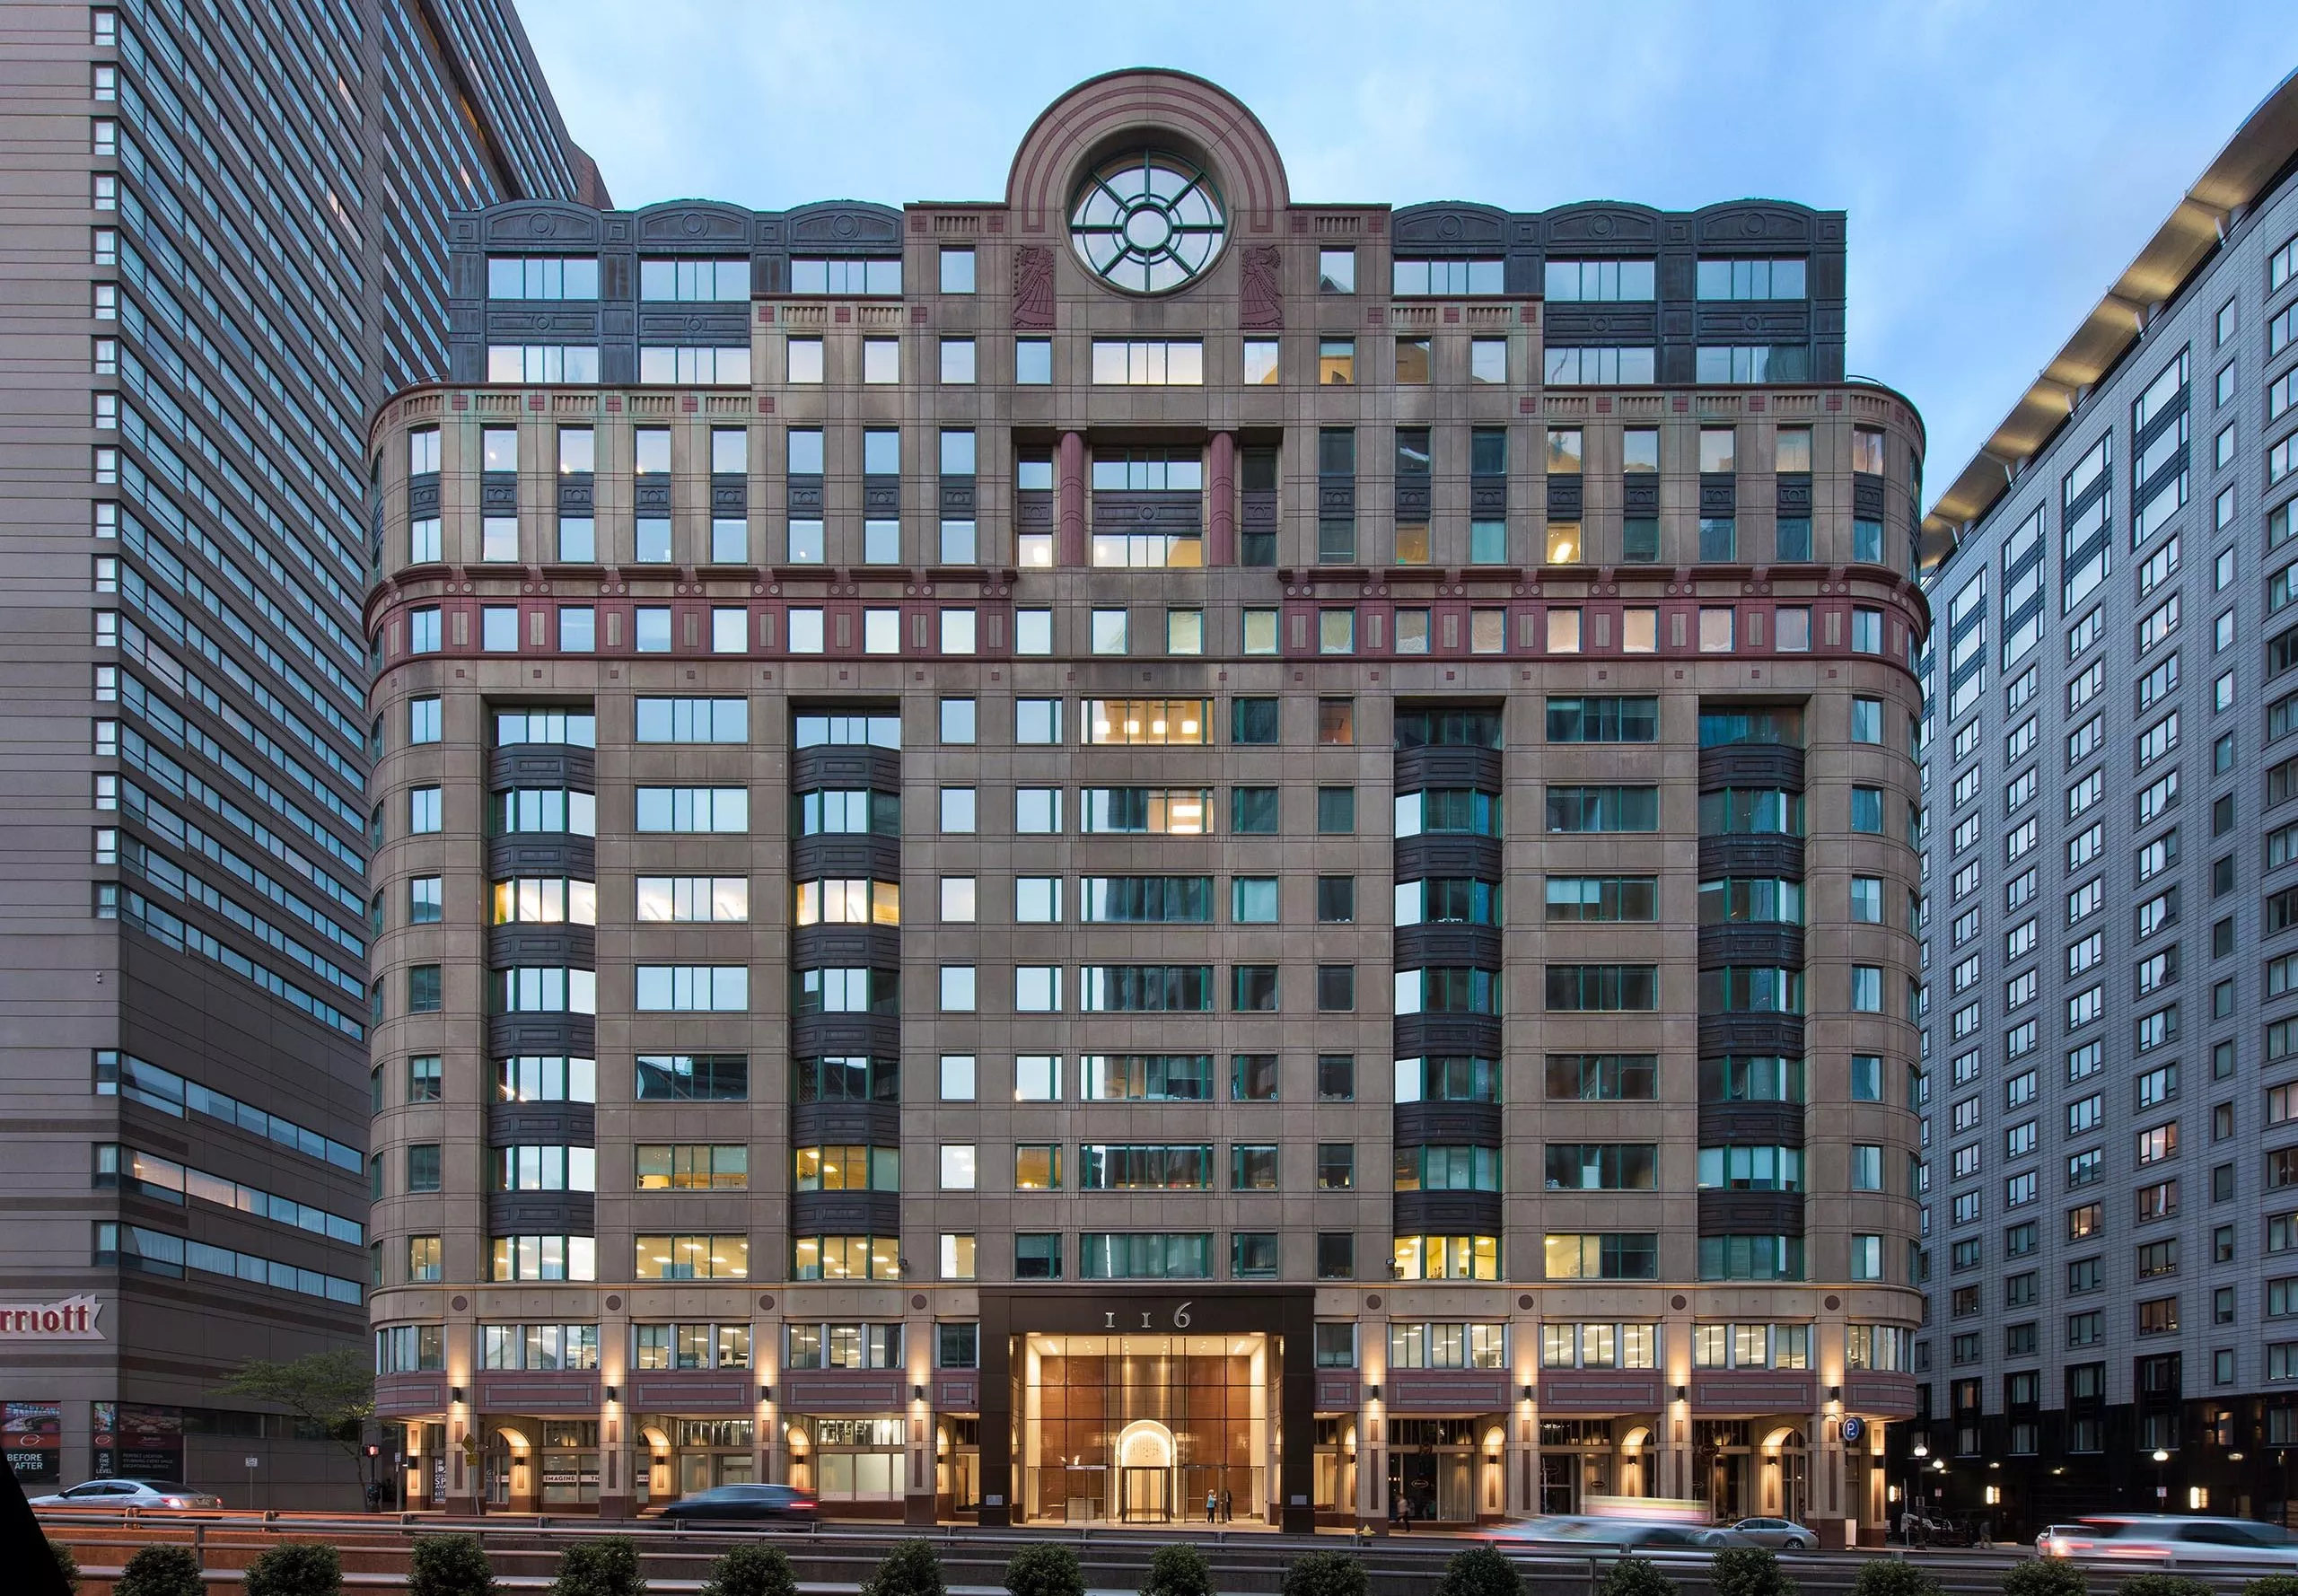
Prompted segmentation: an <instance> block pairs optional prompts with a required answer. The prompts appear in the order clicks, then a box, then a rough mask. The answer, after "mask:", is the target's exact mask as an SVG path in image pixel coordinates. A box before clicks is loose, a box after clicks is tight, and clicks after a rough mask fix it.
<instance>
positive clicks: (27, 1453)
mask: <svg viewBox="0 0 2298 1596" xmlns="http://www.w3.org/2000/svg"><path fill="white" fill-rule="evenodd" d="M0 1448H4V1449H5V1450H6V1451H7V1454H8V1471H9V1472H10V1473H12V1474H13V1475H14V1476H15V1477H16V1482H17V1483H18V1484H19V1485H22V1486H60V1485H62V1484H63V1483H64V1404H62V1403H61V1402H4V1403H0Z"/></svg>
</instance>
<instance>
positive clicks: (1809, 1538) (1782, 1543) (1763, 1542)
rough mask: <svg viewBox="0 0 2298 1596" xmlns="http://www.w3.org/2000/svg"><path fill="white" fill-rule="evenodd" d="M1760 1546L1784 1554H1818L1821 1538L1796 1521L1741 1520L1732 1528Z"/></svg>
mask: <svg viewBox="0 0 2298 1596" xmlns="http://www.w3.org/2000/svg"><path fill="white" fill-rule="evenodd" d="M1732 1529H1734V1530H1738V1531H1739V1532H1740V1533H1741V1534H1742V1535H1744V1536H1746V1537H1747V1538H1748V1539H1750V1541H1752V1542H1754V1543H1755V1544H1756V1545H1758V1546H1768V1547H1776V1548H1779V1549H1780V1550H1781V1551H1783V1552H1816V1551H1818V1550H1819V1549H1820V1538H1819V1536H1818V1534H1817V1533H1816V1532H1814V1531H1812V1530H1806V1529H1805V1528H1803V1526H1802V1525H1801V1524H1799V1523H1797V1522H1796V1521H1794V1519H1741V1521H1739V1522H1738V1523H1736V1524H1733V1525H1732Z"/></svg>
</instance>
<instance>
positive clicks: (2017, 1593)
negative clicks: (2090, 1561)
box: [2003, 1557, 2091, 1596]
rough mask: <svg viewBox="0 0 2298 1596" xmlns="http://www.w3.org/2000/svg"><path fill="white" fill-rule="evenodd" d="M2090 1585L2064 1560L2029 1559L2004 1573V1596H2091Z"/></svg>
mask: <svg viewBox="0 0 2298 1596" xmlns="http://www.w3.org/2000/svg"><path fill="white" fill-rule="evenodd" d="M2090 1591H2091V1583H2090V1581H2088V1580H2086V1579H2084V1578H2083V1571H2082V1570H2081V1569H2080V1568H2077V1567H2076V1566H2075V1565H2074V1564H2072V1563H2070V1562H2068V1561H2067V1560H2066V1558H2064V1557H2028V1558H2025V1559H2023V1560H2022V1561H2020V1562H2017V1563H2013V1564H2012V1565H2011V1566H2010V1567H2009V1568H2007V1569H2005V1570H2004V1574H2003V1596H2090Z"/></svg>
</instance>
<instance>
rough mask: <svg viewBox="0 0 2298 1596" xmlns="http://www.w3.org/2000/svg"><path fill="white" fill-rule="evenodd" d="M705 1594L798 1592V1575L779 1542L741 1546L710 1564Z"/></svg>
mask: <svg viewBox="0 0 2298 1596" xmlns="http://www.w3.org/2000/svg"><path fill="white" fill-rule="evenodd" d="M702 1596H798V1576H797V1575H796V1574H793V1573H792V1572H791V1571H790V1559H789V1558H788V1557H785V1556H784V1555H783V1551H782V1548H780V1547H778V1546H738V1547H736V1548H734V1549H733V1550H732V1551H731V1552H728V1553H727V1554H726V1555H725V1556H724V1557H721V1558H719V1559H718V1560H717V1561H716V1562H715V1563H713V1564H712V1565H710V1577H709V1578H708V1579H706V1580H705V1581H703V1583H702Z"/></svg>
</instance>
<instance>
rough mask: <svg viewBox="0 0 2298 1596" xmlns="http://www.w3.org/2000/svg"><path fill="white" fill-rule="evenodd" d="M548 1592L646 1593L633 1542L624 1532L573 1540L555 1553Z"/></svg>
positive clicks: (563, 1595)
mask: <svg viewBox="0 0 2298 1596" xmlns="http://www.w3.org/2000/svg"><path fill="white" fill-rule="evenodd" d="M550 1596H646V1582H645V1580H644V1579H642V1578H641V1577H640V1576H639V1573H638V1548H637V1546H636V1544H634V1543H633V1542H632V1540H631V1539H630V1538H629V1537H628V1536H627V1535H606V1536H601V1537H600V1538H599V1539H596V1540H578V1541H576V1542H575V1543H574V1545H573V1546H570V1547H568V1548H566V1550H565V1551H564V1552H562V1553H560V1554H559V1558H558V1577H557V1579H555V1580H553V1581H551V1583H550Z"/></svg>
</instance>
